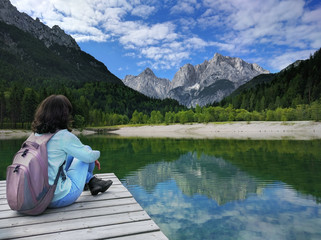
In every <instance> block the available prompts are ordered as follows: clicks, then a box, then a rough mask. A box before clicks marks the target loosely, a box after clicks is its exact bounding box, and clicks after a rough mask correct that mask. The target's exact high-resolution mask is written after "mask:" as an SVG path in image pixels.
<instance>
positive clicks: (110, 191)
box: [0, 185, 132, 205]
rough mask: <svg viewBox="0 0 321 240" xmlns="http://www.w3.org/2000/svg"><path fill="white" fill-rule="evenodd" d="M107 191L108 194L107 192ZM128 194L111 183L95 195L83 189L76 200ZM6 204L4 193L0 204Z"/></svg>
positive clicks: (120, 187)
mask: <svg viewBox="0 0 321 240" xmlns="http://www.w3.org/2000/svg"><path fill="white" fill-rule="evenodd" d="M107 193H108V194H107ZM122 193H126V194H125V195H128V196H132V195H131V194H130V193H129V192H128V190H127V189H126V188H125V187H124V186H122V185H115V186H114V185H112V186H111V187H110V189H108V190H107V192H106V193H104V194H98V195H96V196H92V195H91V194H90V191H85V192H83V193H82V194H81V196H80V197H79V198H78V199H77V201H92V200H99V199H101V200H102V199H106V198H117V196H118V195H120V196H123V195H124V194H122ZM1 204H7V199H6V195H2V196H0V205H1Z"/></svg>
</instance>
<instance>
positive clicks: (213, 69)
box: [124, 53, 269, 107]
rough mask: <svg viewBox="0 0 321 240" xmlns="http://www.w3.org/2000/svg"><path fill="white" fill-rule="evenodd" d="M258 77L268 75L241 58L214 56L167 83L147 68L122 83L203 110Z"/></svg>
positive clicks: (142, 91) (176, 75) (185, 69)
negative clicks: (207, 105)
mask: <svg viewBox="0 0 321 240" xmlns="http://www.w3.org/2000/svg"><path fill="white" fill-rule="evenodd" d="M262 73H269V71H266V70H264V69H263V68H262V67H260V66H259V65H257V64H255V63H254V64H251V63H247V62H245V61H243V60H242V59H241V58H233V57H228V56H223V55H221V54H219V53H216V54H215V55H214V57H213V58H212V59H211V60H209V61H208V60H205V61H204V62H203V63H201V64H198V65H196V66H193V65H191V64H185V65H184V66H182V67H181V68H180V69H179V70H178V71H177V72H176V73H175V75H174V78H173V80H172V81H171V82H170V81H169V80H167V79H166V80H165V81H164V79H163V80H162V79H160V78H157V77H156V76H155V75H154V73H153V72H152V70H150V69H149V68H147V69H145V71H144V72H142V73H141V74H140V75H139V76H137V77H135V76H126V78H125V79H124V83H125V85H127V86H129V87H131V88H133V89H135V90H137V91H139V92H141V93H144V94H145V95H147V96H151V97H155V98H165V97H169V98H173V99H176V100H178V101H179V102H180V103H181V104H184V105H186V106H188V107H190V106H193V107H195V106H196V104H198V105H200V106H204V105H206V104H211V103H213V102H214V101H217V102H218V101H220V100H221V99H222V98H224V97H226V96H228V95H229V94H231V93H232V92H233V91H234V90H235V89H236V88H237V87H239V86H241V85H243V84H244V83H246V82H248V81H249V80H251V79H252V78H254V77H255V76H257V75H259V74H262ZM129 80H130V81H129ZM129 82H130V83H129ZM166 91H167V92H166Z"/></svg>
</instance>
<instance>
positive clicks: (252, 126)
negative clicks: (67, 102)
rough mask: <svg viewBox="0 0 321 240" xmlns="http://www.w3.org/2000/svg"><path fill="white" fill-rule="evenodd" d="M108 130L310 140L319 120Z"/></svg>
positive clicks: (318, 132) (320, 127) (319, 130)
mask: <svg viewBox="0 0 321 240" xmlns="http://www.w3.org/2000/svg"><path fill="white" fill-rule="evenodd" d="M109 133H112V134H115V135H118V136H121V137H143V138H193V139H253V140H281V139H293V140H313V139H321V122H313V121H288V122H276V121H273V122H272V121H271V122H268V121H252V122H224V123H207V124H203V123H194V124H184V125H182V124H175V125H155V126H153V125H145V126H139V127H121V128H119V129H116V130H113V131H109Z"/></svg>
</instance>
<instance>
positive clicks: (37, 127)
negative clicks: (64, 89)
mask: <svg viewBox="0 0 321 240" xmlns="http://www.w3.org/2000/svg"><path fill="white" fill-rule="evenodd" d="M71 113H72V105H71V103H70V101H69V100H68V98H67V97H65V96H63V95H51V96H49V97H47V98H46V99H45V100H43V101H42V102H41V104H40V105H39V106H38V108H37V110H36V113H35V118H34V120H33V122H32V131H33V132H36V133H39V134H42V133H49V132H50V133H54V132H56V131H57V130H59V129H68V130H69V131H71V128H70V125H71Z"/></svg>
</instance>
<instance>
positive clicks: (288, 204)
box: [0, 135, 321, 240]
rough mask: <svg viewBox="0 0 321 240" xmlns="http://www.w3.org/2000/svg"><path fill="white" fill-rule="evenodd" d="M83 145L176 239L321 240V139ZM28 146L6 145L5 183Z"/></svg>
mask: <svg viewBox="0 0 321 240" xmlns="http://www.w3.org/2000/svg"><path fill="white" fill-rule="evenodd" d="M81 140H82V141H83V142H84V143H86V144H89V145H90V146H92V147H93V148H95V149H99V150H101V153H102V157H101V163H102V165H103V166H102V170H101V172H114V173H115V174H116V175H117V176H118V177H119V178H120V179H121V181H122V182H123V184H124V185H125V186H126V187H127V188H128V189H129V191H130V192H131V193H132V194H133V196H134V197H135V199H136V200H137V201H138V202H139V203H140V204H141V206H142V207H143V208H144V209H145V210H146V211H147V212H148V214H149V215H150V216H151V217H152V218H153V220H154V221H155V222H156V223H157V224H158V225H159V226H160V228H161V230H162V231H163V232H164V233H165V234H166V236H167V237H168V238H169V239H178V240H179V239H184V240H185V239H321V204H320V200H321V151H320V146H321V141H319V140H316V141H290V140H282V141H281V140H280V141H250V140H177V139H136V138H130V139H126V138H117V137H109V136H103V135H100V136H91V137H82V138H81ZM21 141H22V140H3V141H0V147H1V151H0V159H1V165H0V166H1V169H3V171H2V172H1V175H0V177H1V179H4V178H5V177H4V176H5V168H6V166H7V165H8V164H10V161H11V155H12V154H13V153H14V152H15V151H16V149H17V148H19V146H20V144H21Z"/></svg>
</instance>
